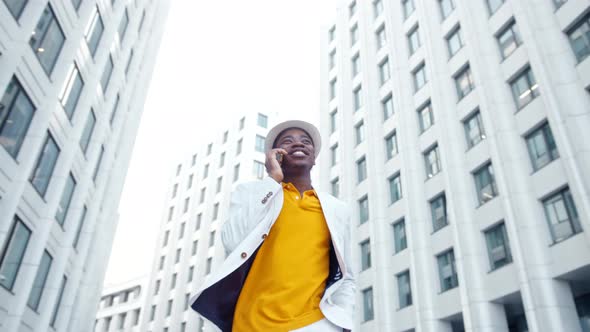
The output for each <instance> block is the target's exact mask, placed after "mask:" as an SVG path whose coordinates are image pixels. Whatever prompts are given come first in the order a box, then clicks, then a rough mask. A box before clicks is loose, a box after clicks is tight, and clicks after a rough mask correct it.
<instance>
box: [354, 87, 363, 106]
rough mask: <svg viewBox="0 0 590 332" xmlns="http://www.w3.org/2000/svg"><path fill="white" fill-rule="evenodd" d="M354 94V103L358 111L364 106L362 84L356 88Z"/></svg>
mask: <svg viewBox="0 0 590 332" xmlns="http://www.w3.org/2000/svg"><path fill="white" fill-rule="evenodd" d="M352 95H353V104H354V110H355V111H358V110H359V109H360V108H361V107H363V89H362V87H361V86H359V87H357V88H356V89H354V91H353V92H352Z"/></svg>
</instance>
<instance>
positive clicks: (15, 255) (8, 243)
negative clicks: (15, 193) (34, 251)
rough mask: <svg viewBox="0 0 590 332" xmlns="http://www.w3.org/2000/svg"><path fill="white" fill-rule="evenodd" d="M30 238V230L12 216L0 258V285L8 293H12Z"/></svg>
mask: <svg viewBox="0 0 590 332" xmlns="http://www.w3.org/2000/svg"><path fill="white" fill-rule="evenodd" d="M30 238H31V230H30V229H29V228H28V227H27V226H26V225H25V224H24V223H23V222H22V221H21V220H20V218H19V217H17V216H14V218H13V224H12V227H11V229H10V231H9V233H8V237H7V238H6V240H5V242H4V243H5V244H4V247H3V248H2V257H1V258H0V277H1V278H0V285H1V286H2V287H4V288H6V289H7V290H9V291H12V287H13V286H14V282H15V281H16V277H17V275H18V271H19V270H20V267H21V264H22V262H23V257H24V256H25V252H26V251H27V246H28V244H29V239H30Z"/></svg>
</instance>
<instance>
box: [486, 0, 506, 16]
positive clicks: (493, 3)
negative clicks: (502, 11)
mask: <svg viewBox="0 0 590 332" xmlns="http://www.w3.org/2000/svg"><path fill="white" fill-rule="evenodd" d="M486 3H487V5H488V11H489V12H490V15H493V14H494V13H495V12H496V11H497V10H498V8H500V7H501V6H502V5H503V4H504V0H486Z"/></svg>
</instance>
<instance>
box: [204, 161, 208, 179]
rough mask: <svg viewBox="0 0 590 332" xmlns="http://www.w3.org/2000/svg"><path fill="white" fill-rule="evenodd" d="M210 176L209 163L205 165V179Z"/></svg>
mask: <svg viewBox="0 0 590 332" xmlns="http://www.w3.org/2000/svg"><path fill="white" fill-rule="evenodd" d="M207 176H209V164H206V165H205V166H204V167H203V179H206V178H207Z"/></svg>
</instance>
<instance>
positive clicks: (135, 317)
mask: <svg viewBox="0 0 590 332" xmlns="http://www.w3.org/2000/svg"><path fill="white" fill-rule="evenodd" d="M139 310H140V309H135V310H134V311H133V324H132V326H137V324H139Z"/></svg>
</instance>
